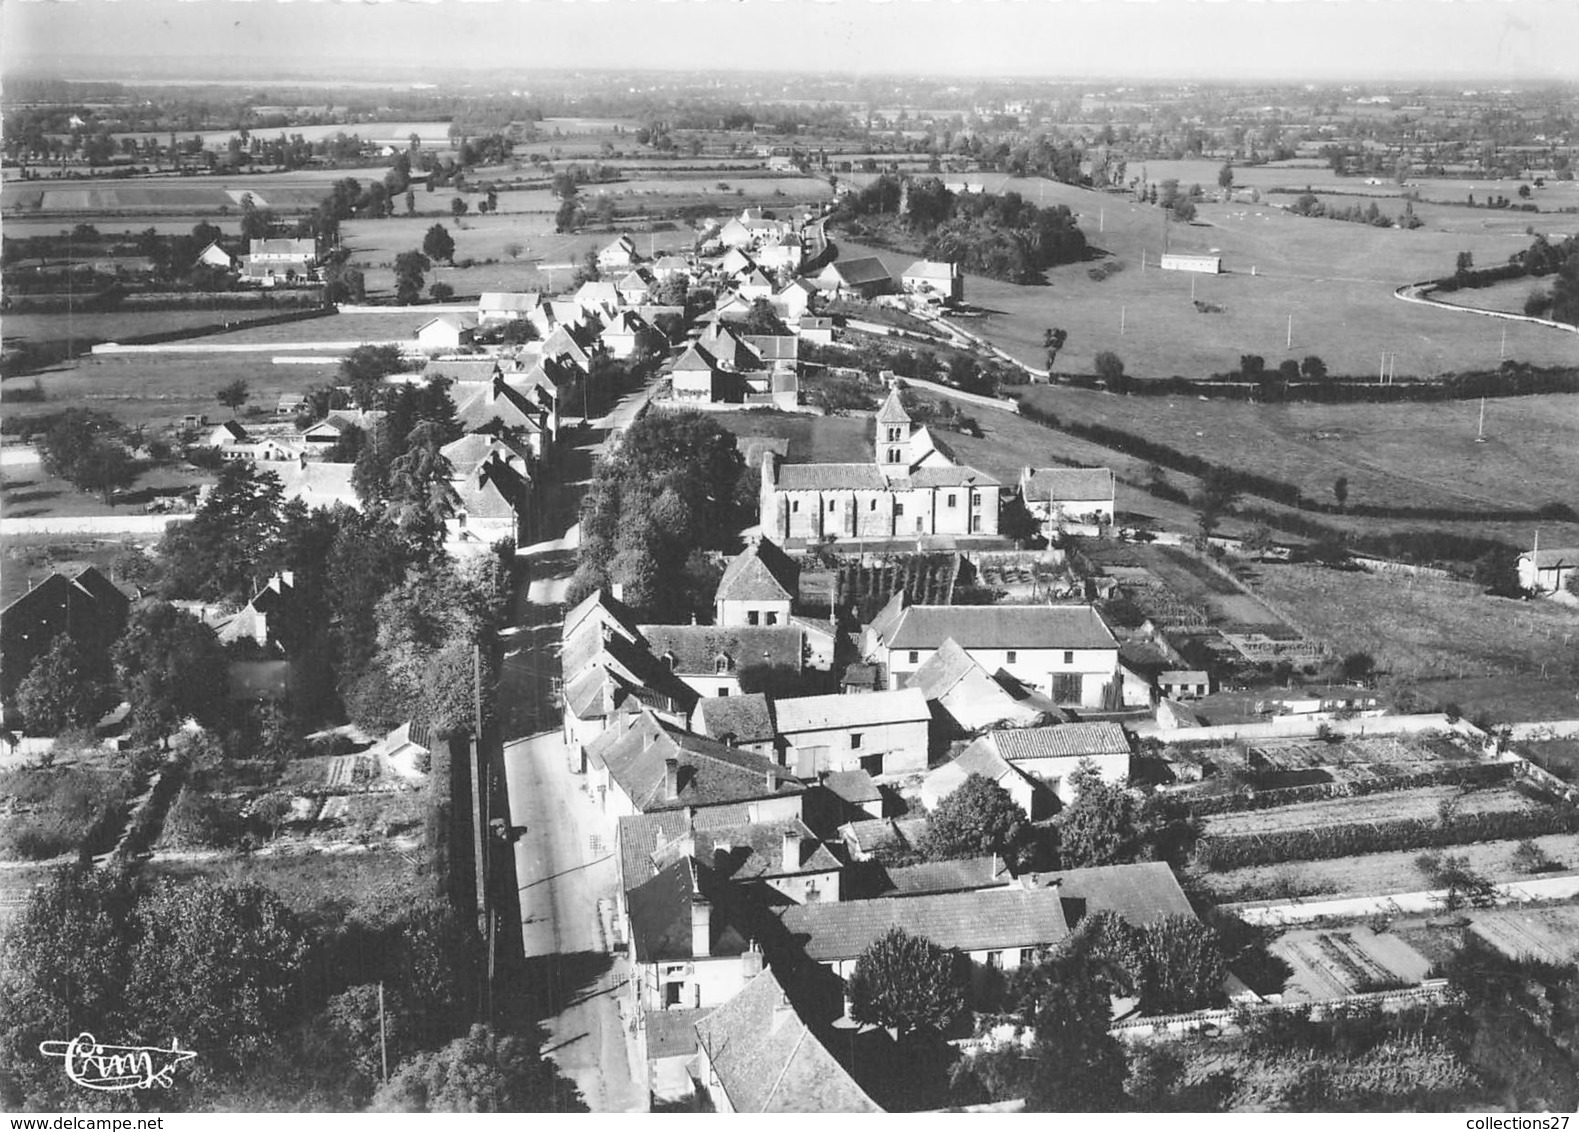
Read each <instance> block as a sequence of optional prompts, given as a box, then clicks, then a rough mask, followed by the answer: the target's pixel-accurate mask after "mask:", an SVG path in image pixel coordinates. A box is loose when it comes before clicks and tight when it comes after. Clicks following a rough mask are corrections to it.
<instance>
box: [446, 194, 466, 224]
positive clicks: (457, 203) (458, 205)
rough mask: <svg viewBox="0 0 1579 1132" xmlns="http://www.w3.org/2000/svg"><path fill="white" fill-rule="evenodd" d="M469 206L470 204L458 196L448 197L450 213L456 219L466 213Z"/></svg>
mask: <svg viewBox="0 0 1579 1132" xmlns="http://www.w3.org/2000/svg"><path fill="white" fill-rule="evenodd" d="M469 207H470V206H469V205H468V204H467V202H466V201H464V200H462V199H461V198H460V197H451V198H450V215H451V216H453V217H455V219H456V220H457V221H459V220H460V218H461V217H463V216H465V215H466V210H467V208H469Z"/></svg>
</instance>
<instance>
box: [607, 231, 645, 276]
mask: <svg viewBox="0 0 1579 1132" xmlns="http://www.w3.org/2000/svg"><path fill="white" fill-rule="evenodd" d="M640 262H641V256H640V255H639V254H637V251H636V243H635V241H634V240H632V239H631V238H630V237H629V236H621V237H620V238H619V239H617V240H615V241H614V242H613V243H612V244H610V245H608V247H606V248H604V249H603V250H602V251H600V252H598V270H599V271H615V270H619V269H626V270H628V269H629V268H632V267H635V266H636V265H637V264H638V263H640Z"/></svg>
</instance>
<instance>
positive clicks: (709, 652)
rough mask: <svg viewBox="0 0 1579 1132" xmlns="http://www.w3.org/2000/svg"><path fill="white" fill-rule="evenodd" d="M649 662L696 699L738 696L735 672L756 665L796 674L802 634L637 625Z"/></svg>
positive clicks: (797, 630) (792, 629)
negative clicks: (675, 678)
mask: <svg viewBox="0 0 1579 1132" xmlns="http://www.w3.org/2000/svg"><path fill="white" fill-rule="evenodd" d="M640 629H641V633H642V636H643V637H645V638H646V640H647V644H648V647H649V648H650V649H651V650H652V654H653V656H655V657H657V658H658V660H659V661H660V662H662V663H663V664H664V665H665V666H667V667H668V669H669V671H670V672H672V673H674V674H675V675H676V676H678V677H679V678H680V679H681V680H682V681H684V682H685V683H686V684H687V685H689V686H690V687H691V688H692V689H693V690H694V691H695V692H696V693H697V695H699V696H738V695H739V694H740V672H741V670H742V669H745V668H751V667H755V666H759V665H770V666H772V667H775V668H787V669H790V670H791V671H794V672H800V671H802V670H803V669H804V668H805V665H806V631H805V630H804V629H802V628H801V627H800V626H798V625H775V626H766V625H763V626H751V625H642V626H640Z"/></svg>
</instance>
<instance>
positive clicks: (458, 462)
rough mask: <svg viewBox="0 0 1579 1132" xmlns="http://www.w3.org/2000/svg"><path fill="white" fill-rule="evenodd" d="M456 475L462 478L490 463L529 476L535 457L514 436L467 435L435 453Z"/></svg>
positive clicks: (529, 447) (518, 438)
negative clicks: (502, 465) (498, 463)
mask: <svg viewBox="0 0 1579 1132" xmlns="http://www.w3.org/2000/svg"><path fill="white" fill-rule="evenodd" d="M439 453H440V455H442V456H443V457H444V458H445V459H446V460H448V461H449V462H450V467H451V468H453V469H454V471H455V474H456V475H462V474H465V473H466V472H470V471H472V470H473V469H475V468H478V467H480V466H481V465H483V464H484V463H486V462H488V461H490V460H498V461H499V462H501V463H503V464H505V465H506V466H508V467H510V468H512V469H514V470H515V471H516V472H518V473H520V474H522V475H524V476H528V477H530V476H531V473H532V469H533V468H534V467H536V466H537V463H538V460H539V456H538V454H537V452H536V450H535V449H534V448H533V447H532V446H531V445H530V444H528V443H527V442H526V441H525V440H523V439H521V438H520V437H518V436H516V435H510V434H504V435H495V434H491V433H486V432H469V433H467V434H466V435H465V436H463V437H461V438H460V439H459V440H453V441H451V442H450V443H448V444H446V445H445V446H444V447H443V448H440V449H439Z"/></svg>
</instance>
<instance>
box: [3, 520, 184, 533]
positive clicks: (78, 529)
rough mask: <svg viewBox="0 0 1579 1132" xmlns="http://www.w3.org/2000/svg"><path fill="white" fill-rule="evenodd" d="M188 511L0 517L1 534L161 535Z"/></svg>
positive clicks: (178, 521)
mask: <svg viewBox="0 0 1579 1132" xmlns="http://www.w3.org/2000/svg"><path fill="white" fill-rule="evenodd" d="M191 518H192V516H191V515H78V516H76V517H75V518H58V519H50V518H37V519H0V536H5V537H15V536H17V535H162V534H164V531H165V527H166V526H168V525H169V524H170V523H184V522H186V521H187V520H189V519H191Z"/></svg>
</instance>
